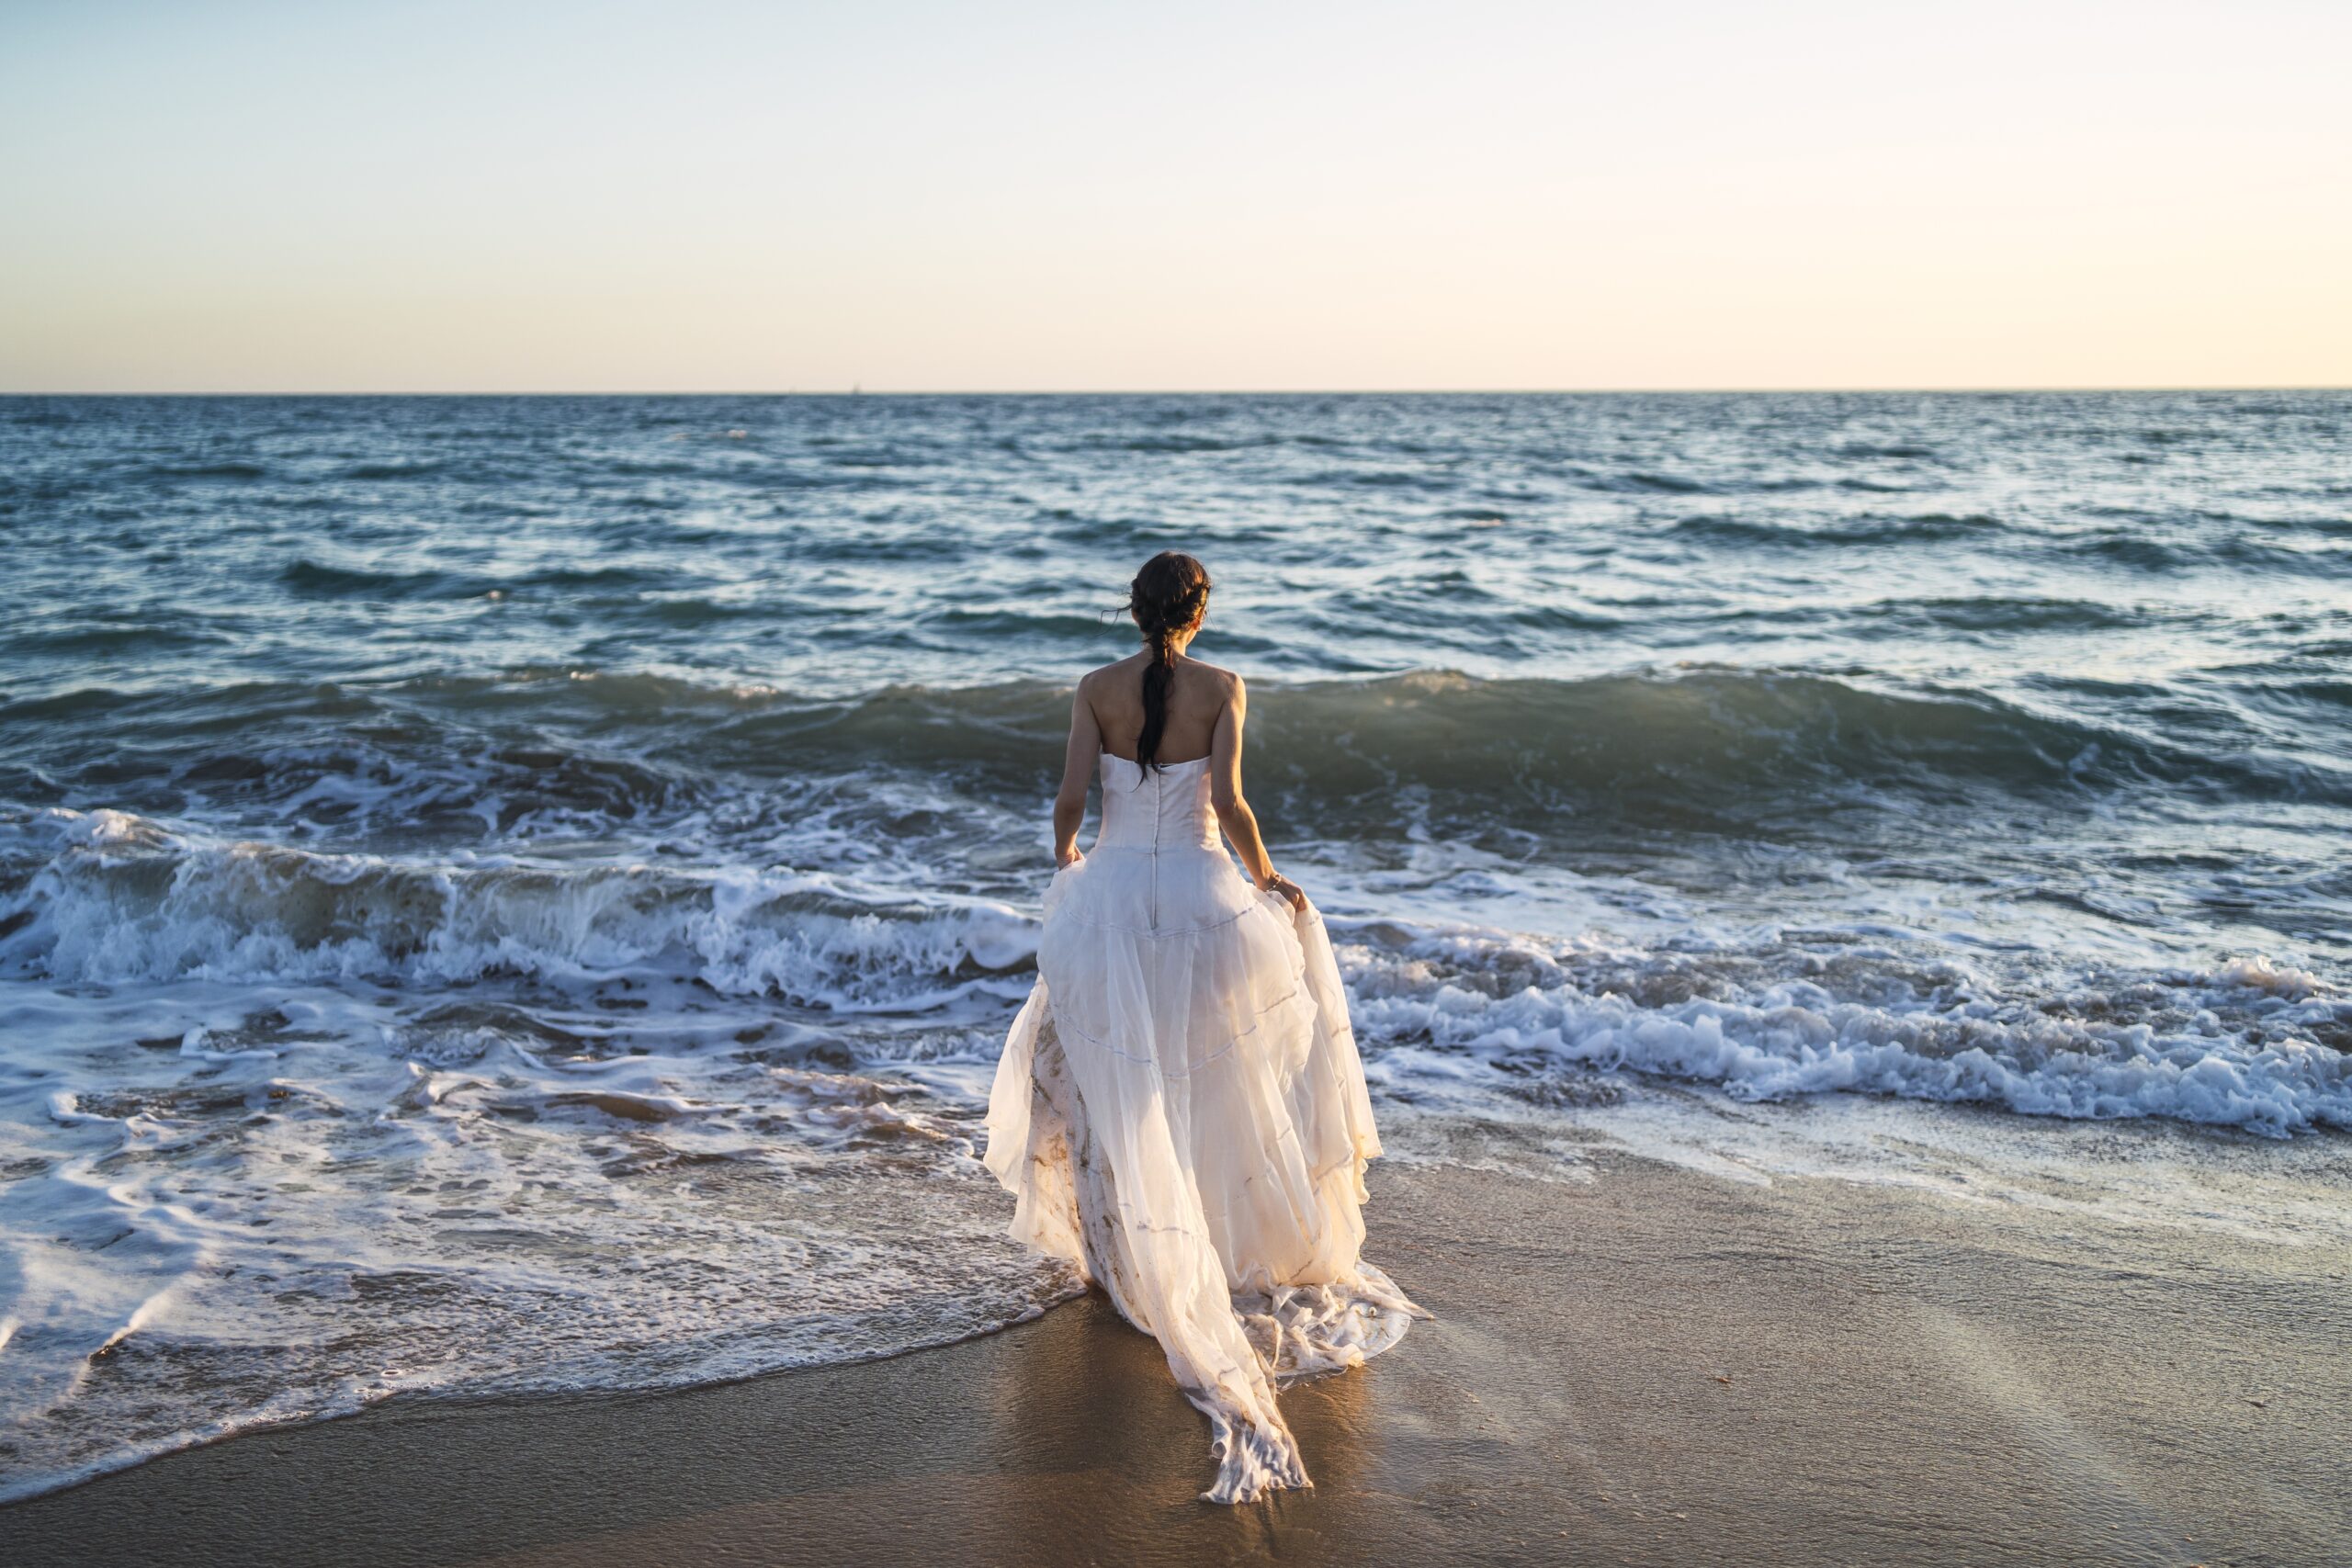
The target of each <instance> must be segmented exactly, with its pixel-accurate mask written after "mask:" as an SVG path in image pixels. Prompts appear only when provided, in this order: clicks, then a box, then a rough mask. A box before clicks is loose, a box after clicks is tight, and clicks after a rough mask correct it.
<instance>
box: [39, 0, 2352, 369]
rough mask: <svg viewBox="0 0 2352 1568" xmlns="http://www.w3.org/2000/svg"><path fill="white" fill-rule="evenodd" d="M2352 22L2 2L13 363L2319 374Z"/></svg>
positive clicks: (1582, 11)
mask: <svg viewBox="0 0 2352 1568" xmlns="http://www.w3.org/2000/svg"><path fill="white" fill-rule="evenodd" d="M2346 60H2352V6H2345V5H2342V4H2329V5H2318V4H2280V3H2275V0H2256V3H2252V4H2245V5H2238V6H2217V5H2199V6H2186V5H2165V4H2153V5H2130V6H2127V5H2123V4H2113V3H2102V4H2086V3H2082V0H2046V3H2042V4H2035V5H2001V4H1992V5H1973V6H1947V5H1915V6H1885V5H1877V6H1862V5H1848V4H1822V5H1799V6H1782V7H1769V8H1767V7H1752V6H1732V5H1714V4H1694V5H1661V6H1648V7H1631V6H1577V5H1546V6H1502V5H1487V4H1478V3H1469V4H1453V5H1443V6H1382V5H1376V4H1374V5H1365V4H1355V5H1345V6H1337V5H1334V6H1217V5H1207V6H1187V7H1152V8H1145V7H1125V8H1110V7H1080V6H1047V5H1028V6H944V5H907V4H889V3H882V4H869V5H860V6H823V7H811V6H789V5H783V6H777V5H770V6H753V5H737V4H712V3H684V4H670V5H662V6H637V5H596V4H575V5H571V6H543V5H495V4H492V5H481V4H477V5H449V4H397V3H395V4H382V5H370V6H337V5H334V4H313V5H308V6H290V5H202V4H183V5H174V6H163V5H129V4H117V5H106V4H96V5H80V6H68V5H62V4H56V5H40V4H28V3H19V4H17V5H15V6H9V7H6V8H5V9H0V150H5V152H6V157H5V159H0V389H15V390H85V389H86V390H105V389H115V390H215V389H217V390H439V389H448V390H566V389H610V390H628V389H645V390H665V389H677V390H768V389H774V390H786V389H830V388H845V387H847V386H849V385H851V384H853V383H860V384H863V385H864V386H865V387H867V388H868V389H1121V388H1136V389H1142V388H1181V389H1225V388H1232V389H1257V388H1299V389H1309V388H1314V389H1320V388H1419V387H1427V388H1455V387H1460V388H1511V387H1530V388H1553V387H1557V388H1585V387H1596V388H1604V387H1740V386H1766V387H1804V386H2035V385H2066V386H2086V385H2088V386H2109V385H2127V386H2128V385H2342V384H2346V383H2347V382H2352V307H2347V304H2346V299H2347V297H2352V288H2347V280H2352V174H2347V170H2352V93H2348V92H2346V90H2345V88H2344V85H2343V74H2344V62H2346Z"/></svg>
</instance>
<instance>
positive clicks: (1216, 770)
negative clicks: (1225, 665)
mask: <svg viewBox="0 0 2352 1568" xmlns="http://www.w3.org/2000/svg"><path fill="white" fill-rule="evenodd" d="M1249 716H1250V692H1249V688H1247V687H1246V686H1244V685H1243V684H1242V683H1241V677H1240V676H1238V675H1236V676H1235V677H1234V678H1233V691H1232V693H1231V694H1229V695H1228V696H1227V698H1226V703H1225V711H1224V712H1223V713H1221V714H1219V715H1217V716H1216V735H1215V737H1214V738H1213V739H1211V740H1210V742H1209V801H1210V804H1212V805H1213V806H1215V807H1216V821H1217V826H1218V827H1220V828H1223V829H1225V836H1226V837H1227V838H1228V839H1230V840H1233V847H1234V849H1235V850H1236V851H1237V852H1238V853H1239V854H1240V856H1241V866H1242V869H1243V870H1245V871H1247V872H1248V873H1249V874H1250V881H1252V882H1254V883H1256V884H1257V885H1258V886H1260V887H1262V888H1264V889H1265V890H1266V891H1267V892H1269V893H1279V894H1281V895H1282V896H1283V897H1285V898H1287V899H1289V900H1290V906H1291V908H1294V909H1304V908H1306V894H1305V893H1303V892H1301V891H1299V886H1298V884H1296V883H1295V882H1293V881H1292V880H1291V879H1290V878H1289V877H1287V876H1283V875H1282V874H1279V873H1277V872H1276V871H1275V870H1274V863H1273V861H1272V858H1271V857H1270V856H1269V855H1268V854H1267V853H1266V840H1264V839H1262V838H1261V837H1259V835H1258V814H1257V813H1256V812H1254V811H1252V810H1250V802H1249V801H1247V800H1246V799H1244V798H1243V797H1242V795H1241V726H1242V723H1243V721H1244V720H1246V719H1247V718H1248V717H1249Z"/></svg>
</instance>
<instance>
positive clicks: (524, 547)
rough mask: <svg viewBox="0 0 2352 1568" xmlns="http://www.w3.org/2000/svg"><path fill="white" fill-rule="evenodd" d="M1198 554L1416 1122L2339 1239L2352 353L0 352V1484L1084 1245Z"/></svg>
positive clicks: (747, 1339)
mask: <svg viewBox="0 0 2352 1568" xmlns="http://www.w3.org/2000/svg"><path fill="white" fill-rule="evenodd" d="M1170 547H1175V548H1182V549H1186V550H1189V551H1191V552H1193V554H1195V555H1198V556H1199V557H1200V558H1202V559H1203V560H1204V561H1205V562H1206V563H1207V565H1208V567H1209V570H1211V572H1212V573H1213V574H1214V575H1215V577H1216V583H1217V586H1216V592H1215V593H1214V595H1213V597H1212V600H1211V606H1210V613H1209V623H1208V626H1207V629H1206V630H1205V631H1204V633H1203V635H1202V637H1201V638H1200V641H1199V642H1198V644H1197V645H1196V647H1195V649H1194V651H1195V653H1196V654H1197V655H1198V656H1200V657H1203V658H1205V659H1208V660H1213V661H1216V662H1219V663H1223V664H1226V665H1228V666H1230V667H1232V668H1234V669H1236V670H1238V671H1240V672H1242V673H1243V674H1244V675H1245V676H1247V677H1248V678H1249V680H1250V689H1251V703H1250V737H1249V753H1248V782H1249V786H1250V795H1251V797H1252V800H1253V802H1254V804H1255V805H1256V807H1257V809H1258V813H1259V816H1260V818H1261V821H1262V822H1263V823H1264V824H1265V827H1266V829H1267V834H1268V839H1269V841H1270V844H1271V846H1272V850H1273V852H1274V856H1275V859H1276V861H1277V863H1278V864H1280V865H1281V866H1282V868H1283V870H1284V871H1285V872H1286V873H1288V874H1290V875H1292V876H1293V877H1295V879H1296V880H1298V881H1299V882H1301V883H1302V884H1304V885H1305V886H1306V887H1307V889H1308V890H1309V891H1310V893H1311V894H1312V895H1313V896H1314V897H1315V898H1316V899H1317V902H1318V904H1320V905H1321V906H1322V908H1324V909H1325V911H1326V912H1327V915H1328V917H1329V921H1330V925H1331V929H1332V931H1333V935H1334V938H1335V940H1336V941H1337V942H1339V944H1340V959H1341V964H1342V966H1343V969H1344V970H1345V975H1346V978H1347V981H1348V984H1349V987H1350V989H1351V1002H1352V1006H1353V1010H1354V1017H1355V1021H1356V1025H1357V1030H1358V1033H1359V1038H1360V1040H1361V1043H1362V1045H1363V1052H1364V1055H1365V1058H1366V1065H1367V1072H1368V1075H1369V1077H1370V1078H1371V1079H1372V1082H1373V1085H1374V1093H1375V1096H1376V1099H1377V1101H1378V1110H1379V1111H1380V1114H1381V1116H1382V1119H1383V1124H1384V1130H1385V1131H1386V1132H1388V1133H1389V1134H1390V1141H1391V1143H1392V1145H1396V1146H1397V1149H1398V1151H1399V1153H1400V1154H1401V1155H1403V1156H1406V1157H1416V1156H1415V1153H1414V1151H1415V1150H1416V1149H1417V1148H1418V1149H1420V1150H1421V1151H1423V1153H1422V1156H1420V1157H1444V1151H1445V1150H1447V1149H1451V1148H1455V1147H1458V1145H1459V1141H1458V1139H1456V1138H1455V1137H1454V1136H1453V1134H1452V1133H1446V1134H1443V1135H1440V1133H1439V1132H1437V1131H1431V1132H1429V1133H1428V1134H1427V1135H1421V1134H1417V1133H1416V1129H1417V1128H1420V1129H1448V1128H1451V1129H1455V1130H1458V1129H1460V1128H1462V1127H1464V1126H1482V1125H1483V1126H1493V1127H1503V1126H1508V1127H1510V1128H1511V1129H1514V1130H1515V1134H1516V1135H1517V1137H1518V1141H1519V1145H1520V1146H1522V1147H1526V1148H1532V1149H1534V1150H1536V1151H1537V1155H1536V1157H1535V1158H1534V1159H1533V1161H1532V1164H1531V1165H1529V1166H1528V1168H1527V1169H1528V1174H1529V1176H1530V1178H1531V1179H1544V1178H1545V1177H1546V1176H1549V1175H1566V1176H1567V1177H1568V1178H1570V1179H1575V1178H1576V1176H1577V1173H1578V1172H1579V1171H1580V1170H1582V1169H1584V1166H1583V1160H1584V1157H1585V1154H1586V1152H1588V1151H1589V1148H1590V1147H1591V1146H1592V1145H1593V1144H1594V1143H1595V1142H1596V1141H1599V1142H1602V1143H1612V1144H1618V1145H1630V1146H1632V1147H1634V1148H1636V1149H1639V1150H1642V1151H1644V1152H1647V1153H1654V1154H1659V1155H1662V1156H1665V1157H1670V1158H1678V1159H1683V1160H1687V1161H1691V1162H1694V1163H1698V1164H1701V1165H1702V1166H1705V1167H1707V1168H1714V1169H1718V1170H1720V1171H1722V1172H1723V1173H1724V1174H1726V1175H1728V1176H1732V1177H1736V1178H1738V1179H1770V1178H1771V1176H1773V1175H1774V1174H1776V1173H1779V1172H1781V1171H1806V1172H1815V1173H1825V1174H1830V1175H1837V1176H1844V1177H1852V1178H1860V1179H1897V1180H1904V1181H1912V1182H1923V1183H1927V1184H1929V1185H1935V1186H1939V1187H1942V1188H1944V1189H1946V1190H1951V1191H1952V1192H1954V1193H1955V1194H1959V1195H1962V1196H1969V1197H1973V1198H1975V1199H1977V1200H1978V1201H2009V1202H2013V1203H2016V1204H2018V1205H2019V1206H2020V1208H2021V1210H2025V1211H2030V1210H2032V1209H2035V1208H2037V1207H2048V1206H2052V1205H2056V1206H2061V1207H2063V1206H2065V1205H2069V1204H2074V1205H2092V1206H2096V1207H2100V1208H2103V1209H2106V1210H2109V1211H2111V1212H2114V1213H2122V1214H2125V1215H2127V1216H2129V1217H2131V1218H2134V1219H2137V1220H2142V1221H2145V1222H2147V1223H2154V1224H2189V1225H2195V1224H2223V1225H2228V1226H2230V1227H2233V1229H2235V1230H2237V1231H2240V1232H2242V1233H2245V1234H2253V1235H2268V1236H2272V1237H2274V1238H2276V1239H2278V1241H2279V1242H2280V1243H2281V1244H2282V1245H2291V1244H2293V1243H2294V1242H2296V1241H2297V1240H2300V1239H2311V1238H2314V1237H2318V1236H2323V1235H2324V1236H2329V1237H2332V1238H2334V1239H2338V1240H2340V1239H2343V1238H2344V1236H2345V1235H2346V1233H2347V1231H2352V1220H2347V1219H2346V1213H2347V1205H2346V1203H2345V1201H2343V1200H2344V1198H2345V1196H2346V1193H2347V1192H2352V1176H2347V1174H2346V1172H2347V1168H2352V1137H2347V1134H2352V984H2347V968H2346V964H2347V959H2352V854H2347V845H2352V395H2347V394H2341V393H2228V394H2223V393H2178V394H2170V393H2167V394H2049V395H2017V396H1995V395H1982V396H1978V395H1934V396H1926V395H1867V396H1865V395H1849V396H1833V395H1804V396H1796V395H1770V396H1766V395H1753V396H1673V397H1669V396H1606V397H1593V396H1557V397H1555V396H1509V397H1500V396H1498V397H1481V396H1360V397H1324V396H1299V397H1124V398H1112V397H1064V398H1016V397H1005V398H946V397H943V398H898V397H891V398H879V397H865V398H775V399H763V398H548V399H409V398H402V399H364V398H362V399H304V398H288V399H218V400H216V399H156V400H147V399H102V400H74V399H40V398H18V399H8V400H0V552H4V553H0V1496H6V1495H25V1494H28V1493H30V1492H34V1491H39V1490H41V1489H44V1488H46V1487H49V1486H52V1485H55V1484H58V1483H62V1482H64V1481H67V1480H70V1479H72V1478H74V1477H76V1476H79V1475H83V1474H87V1473H91V1472H96V1471H98V1470H103V1469H106V1468H109V1467H113V1466H117V1465H119V1464H121V1463H124V1462H127V1461H130V1460H133V1459H136V1458H138V1457H141V1456H142V1455H145V1454H149V1453H153V1452H156V1451H160V1450H164V1449H168V1448H171V1447H175V1446H180V1445H184V1444H186V1443H187V1442H190V1441H194V1440H198V1439H201V1438H205V1437H208V1436H213V1435H218V1434H220V1433H224V1432H229V1431H234V1430H237V1429H240V1428H242V1427H249V1426H253V1425H255V1424H259V1423H264V1422H269V1421H277V1420H289V1419H300V1418H304V1417H311V1416H322V1415H328V1414H334V1413H336V1412H339V1411H345V1410H349V1409H354V1408H356V1407H358V1406H360V1405H363V1404H367V1403H368V1402H370V1401H372V1400H375V1399H379V1398H381V1397H384V1396H385V1395H387V1394H390V1393H397V1392H401V1391H414V1392H445V1393H492V1392H501V1391H530V1390H554V1389H580V1388H597V1387H646V1386H660V1385H663V1384H671V1383H677V1382H692V1381H696V1380H702V1379H709V1378H716V1377H728V1376H736V1375H741V1374H745V1373H749V1372H754V1371H763V1370H767V1369H771V1368H776V1367H784V1366H790V1365H796V1364H805V1363H808V1362H811V1361H823V1360H836V1359H849V1358H854V1357H860V1356H870V1355H877V1354H886V1353H889V1352H891V1351H895V1350H900V1349H905V1348H912V1347H916V1346H920V1345H924V1344H931V1343H937V1342H941V1341H944V1340H948V1339H953V1338H956V1337H964V1336H967V1335H970V1334H974V1333H979V1332H985V1331H987V1330H989V1329H991V1328H994V1327H997V1326H1001V1325H1003V1324H1006V1323H1009V1322H1012V1321H1015V1320H1017V1319H1019V1318H1021V1317H1023V1316H1024V1315H1028V1314H1034V1313H1035V1312H1036V1311H1039V1310H1041V1309H1042V1308H1044V1307H1045V1306H1047V1305H1049V1304H1051V1303H1053V1302H1055V1301H1057V1300H1059V1299H1061V1298H1062V1297H1064V1296H1066V1295H1067V1294H1068V1293H1069V1292H1070V1290H1071V1288H1072V1281H1071V1280H1069V1278H1068V1277H1066V1276H1065V1275H1063V1274H1061V1273H1060V1272H1058V1271H1057V1270H1056V1269H1052V1268H1050V1267H1048V1266H1046V1265H1045V1264H1043V1263H1041V1262H1039V1261H1037V1260H1035V1259H1033V1258H1027V1257H1025V1256H1023V1255H1022V1254H1021V1253H1020V1251H1019V1250H1018V1249H1017V1248H1015V1247H1012V1244H1011V1243H1009V1242H1008V1241H1006V1240H1005V1239H1004V1238H1003V1236H1002V1234H1001V1233H1002V1229H1003V1225H1004V1222H1005V1219H1006V1201H1004V1200H1003V1199H1002V1198H1001V1195H1000V1194H999V1193H997V1191H996V1190H994V1188H993V1187H992V1185H991V1184H990V1183H989V1181H988V1179H987V1178H986V1175H985V1173H984V1172H983V1171H982V1170H981V1169H980V1168H979V1166H978V1162H977V1159H976V1157H975V1156H976V1153H977V1150H976V1146H975V1145H976V1140H977V1139H978V1136H979V1126H978V1115H979V1111H980V1109H981V1104H982V1101H983V1100H984V1097H985V1094H986V1088H987V1082H988V1075H989V1066H990V1063H991V1061H992V1058H993V1055H994V1053H995V1051H996V1048H997V1045H998V1043H999V1042H1000V1041H1001V1036H1002V1032H1003V1029H1004V1026H1005V1024H1006V1023H1007V1021H1009V1018H1010V1015H1011V1012H1012V1009H1013V1008H1014V1007H1015V1006H1016V1005H1017V1002H1018V1000H1019V998H1021V997H1022V996H1023V994H1024V993H1025V991H1026V989H1027V987H1028V986H1029V984H1030V981H1031V978H1032V974H1033V968H1034V957H1035V938H1036V932H1037V921H1036V901H1037V898H1038V896H1039V894H1040V893H1041V891H1042V889H1043V885H1044V881H1045V877H1046V873H1047V872H1048V870H1049V869H1050V866H1049V849H1050V842H1049V840H1050V833H1049V829H1048V824H1047V800H1048V797H1049V795H1050V794H1051V792H1052V789H1053V787H1054V784H1055V782H1056V777H1057V768H1058V766H1059V761H1060V755H1061V737H1062V732H1063V728H1064V726H1065V725H1066V723H1067V716H1068V710H1069V694H1070V688H1071V685H1072V683H1073V682H1074V681H1075V679H1076V677H1077V675H1078V674H1079V673H1080V672H1081V671H1084V670H1086V669H1087V668H1090V667H1091V666H1092V665H1095V664H1098V663H1102V662H1105V661H1108V660H1114V659H1116V658H1118V657H1121V656H1122V655H1123V654H1125V652H1127V651H1129V650H1130V649H1132V647H1133V646H1134V639H1133V633H1132V630H1131V628H1130V627H1129V626H1127V624H1126V623H1125V620H1124V618H1123V615H1121V609H1122V605H1123V603H1124V597H1125V581H1126V580H1127V578H1128V577H1129V576H1130V575H1132V573H1133V571H1134V570H1135V569H1136V566H1137V565H1138V564H1140V562H1141V561H1142V560H1143V559H1144V558H1146V557H1147V556H1148V555H1149V554H1151V553H1152V552H1154V551H1157V550H1160V549H1165V548H1170ZM1547 1162H1548V1163H1549V1165H1550V1166H1552V1167H1553V1168H1551V1169H1548V1170H1547V1169H1545V1168H1544V1167H1545V1166H1546V1164H1547ZM1406 1283H1407V1284H1408V1288H1409V1285H1410V1281H1407V1282H1406Z"/></svg>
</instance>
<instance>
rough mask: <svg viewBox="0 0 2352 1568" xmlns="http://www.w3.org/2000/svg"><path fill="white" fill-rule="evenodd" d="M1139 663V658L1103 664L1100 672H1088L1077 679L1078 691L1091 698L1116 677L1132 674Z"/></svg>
mask: <svg viewBox="0 0 2352 1568" xmlns="http://www.w3.org/2000/svg"><path fill="white" fill-rule="evenodd" d="M1141 663H1142V660H1141V659H1140V658H1139V657H1129V658H1126V659H1122V660H1119V661H1118V662H1117V663H1116V664H1105V665H1103V667H1102V668H1101V669H1100V670H1089V671H1087V672H1086V673H1085V674H1083V675H1080V677H1079V678H1078V689H1079V690H1080V691H1081V692H1084V693H1085V694H1087V695H1088V696H1090V697H1091V696H1092V695H1093V694H1095V693H1097V692H1099V691H1101V690H1102V689H1103V686H1104V685H1106V684H1107V683H1109V682H1111V681H1113V680H1114V679H1115V678H1117V677H1118V676H1120V675H1125V674H1132V673H1133V672H1134V671H1135V670H1136V666H1137V665H1139V664H1141Z"/></svg>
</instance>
